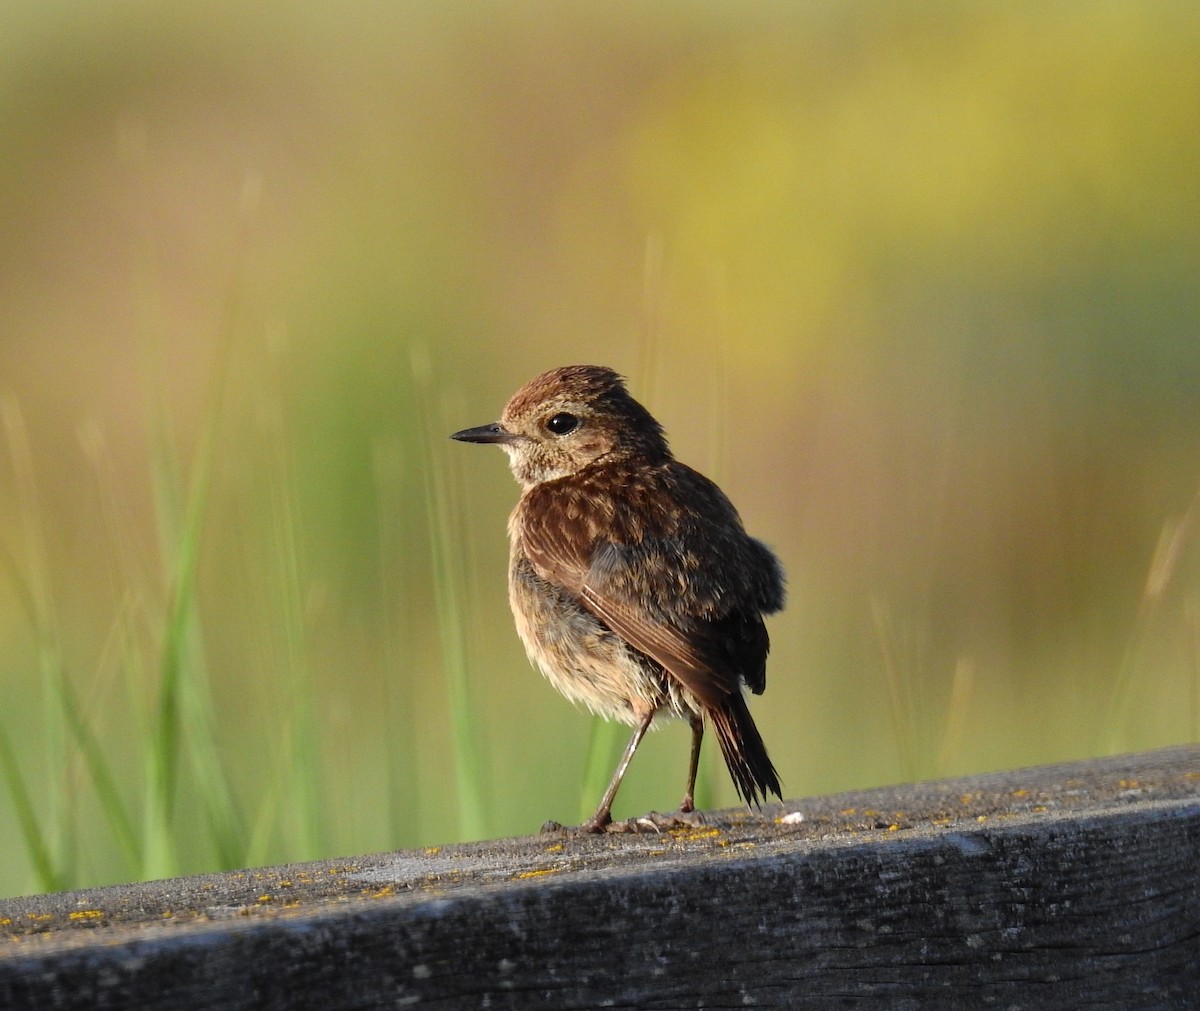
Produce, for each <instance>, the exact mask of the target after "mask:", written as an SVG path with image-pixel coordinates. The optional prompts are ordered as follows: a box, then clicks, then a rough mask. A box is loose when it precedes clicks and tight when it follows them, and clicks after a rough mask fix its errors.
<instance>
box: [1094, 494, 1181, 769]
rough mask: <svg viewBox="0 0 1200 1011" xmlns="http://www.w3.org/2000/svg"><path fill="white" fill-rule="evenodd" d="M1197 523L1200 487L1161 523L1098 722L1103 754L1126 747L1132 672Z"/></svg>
mask: <svg viewBox="0 0 1200 1011" xmlns="http://www.w3.org/2000/svg"><path fill="white" fill-rule="evenodd" d="M1197 523H1200V489H1197V491H1196V494H1195V495H1193V496H1192V500H1191V502H1189V503H1188V507H1187V509H1186V510H1185V511H1184V513H1183V515H1182V516H1181V517H1179V518H1178V519H1176V518H1170V519H1168V520H1167V521H1166V522H1165V523H1163V526H1162V531H1161V532H1160V534H1159V538H1158V543H1157V544H1156V545H1155V549H1154V555H1153V557H1152V558H1151V559H1150V568H1149V571H1148V572H1147V574H1146V582H1145V585H1144V586H1143V587H1142V597H1141V600H1140V601H1139V602H1138V611H1137V616H1136V617H1135V619H1134V626H1133V633H1132V635H1131V636H1130V638H1129V642H1128V643H1127V644H1126V647H1125V651H1124V653H1123V655H1122V657H1121V662H1120V666H1119V668H1118V671H1117V679H1116V683H1115V685H1114V686H1113V692H1112V696H1111V699H1110V701H1109V705H1108V712H1107V714H1106V718H1105V719H1104V721H1103V723H1102V724H1101V729H1102V732H1103V735H1104V737H1103V740H1102V741H1101V742H1100V744H1099V748H1100V750H1101V752H1102V753H1103V752H1108V753H1109V754H1113V753H1116V752H1119V751H1123V750H1125V747H1126V738H1127V731H1128V722H1127V720H1128V716H1127V714H1128V713H1129V710H1130V708H1131V703H1132V701H1133V699H1134V697H1135V695H1136V693H1137V688H1136V677H1135V674H1136V669H1137V661H1138V657H1139V655H1140V654H1141V651H1142V648H1143V646H1144V643H1145V640H1146V638H1147V637H1148V636H1149V635H1150V629H1151V624H1152V622H1153V618H1154V614H1155V613H1156V611H1157V610H1158V607H1159V604H1160V602H1161V601H1162V599H1163V597H1164V595H1165V594H1166V593H1167V590H1168V588H1169V587H1170V585H1171V583H1172V581H1173V580H1174V578H1175V575H1176V572H1177V571H1178V568H1179V563H1180V559H1181V558H1182V557H1183V553H1184V548H1185V547H1186V545H1187V542H1188V540H1189V539H1190V538H1191V537H1192V536H1193V534H1194V532H1195V528H1196V524H1197ZM1188 617H1189V609H1188V607H1187V601H1186V600H1185V602H1184V621H1185V623H1186V622H1187V621H1188ZM1186 631H1187V629H1186V628H1185V632H1186ZM1193 662H1194V661H1193ZM1196 722H1197V721H1196V720H1195V719H1193V721H1192V723H1193V726H1195V725H1196Z"/></svg>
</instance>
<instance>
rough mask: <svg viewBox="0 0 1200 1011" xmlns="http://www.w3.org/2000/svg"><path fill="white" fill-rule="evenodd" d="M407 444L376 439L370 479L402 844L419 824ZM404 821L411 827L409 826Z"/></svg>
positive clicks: (394, 819) (390, 791) (391, 761)
mask: <svg viewBox="0 0 1200 1011" xmlns="http://www.w3.org/2000/svg"><path fill="white" fill-rule="evenodd" d="M404 457H405V446H404V444H403V442H402V441H401V440H400V439H391V440H388V441H386V442H385V441H382V440H380V441H377V442H376V443H375V446H374V447H373V453H372V477H373V478H374V482H375V499H376V514H377V515H378V516H379V524H378V529H379V551H378V553H377V557H378V562H379V586H380V593H381V595H382V599H383V605H384V608H385V612H386V614H387V615H388V617H389V620H388V621H386V622H385V623H384V634H383V651H384V657H385V668H386V669H387V670H388V671H389V672H391V673H392V676H391V677H388V678H386V682H385V683H386V688H387V698H388V726H389V728H390V729H391V732H390V733H388V734H385V735H384V746H385V748H386V749H387V764H386V771H387V784H388V786H387V796H388V819H389V824H388V838H389V839H392V840H400V839H403V838H405V836H406V835H407V834H409V833H411V832H412V831H413V830H414V828H415V827H417V826H419V825H420V822H421V801H420V791H419V790H417V789H416V784H415V783H413V781H412V780H413V775H412V773H413V770H414V769H416V768H417V747H416V740H415V737H416V721H415V720H414V718H413V712H414V710H415V708H416V706H415V705H414V702H413V699H412V694H411V693H412V689H411V683H410V682H409V681H408V680H407V679H405V678H403V677H402V672H403V670H404V669H405V666H406V657H407V656H408V655H409V653H410V649H406V648H405V645H404V644H405V643H406V642H408V643H411V641H412V638H413V637H412V636H411V635H410V634H408V633H410V631H411V629H410V627H408V626H409V624H410V623H409V622H408V621H407V618H408V608H407V607H406V606H405V579H404V575H403V573H404V571H405V568H406V564H407V562H408V559H407V558H406V557H405V541H404V540H403V537H404V536H405V535H406V532H407V531H408V529H409V528H410V527H411V525H412V517H411V515H410V514H411V511H412V508H411V505H410V504H409V499H408V496H406V495H405V494H404ZM405 819H406V820H407V823H405Z"/></svg>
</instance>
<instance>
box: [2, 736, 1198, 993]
mask: <svg viewBox="0 0 1200 1011" xmlns="http://www.w3.org/2000/svg"><path fill="white" fill-rule="evenodd" d="M787 814H791V815H792V816H793V817H790V818H783V817H782V816H784V815H787ZM0 932H6V933H7V938H8V939H7V941H5V942H3V943H0V1006H2V1007H5V1008H26V1007H28V1008H39V1009H42V1008H75V1007H78V1008H85V1007H86V1008H126V1007H137V1008H163V1009H165V1008H201V1007H221V1008H231V1009H238V1008H303V1007H320V1008H351V1007H354V1008H363V1007H393V1006H395V1007H408V1006H413V1007H416V1006H419V1007H432V1008H460V1007H474V1006H480V1007H483V1006H486V1007H493V1008H504V1007H531V1008H533V1007H544V1008H582V1007H597V1006H616V1007H647V1008H655V1007H732V1006H738V1007H741V1006H778V1007H792V1008H831V1007H842V1006H851V1005H852V1006H854V1007H880V1008H885V1007H886V1008H905V1007H928V1006H938V1007H993V1006H994V1007H1003V1008H1040V1007H1053V1008H1082V1007H1096V1006H1106V1007H1121V1008H1141V1007H1147V1008H1149V1007H1155V1008H1162V1007H1167V1008H1170V1007H1179V1008H1183V1007H1192V1006H1197V1004H1198V1003H1200V747H1196V746H1188V747H1180V748H1173V749H1167V750H1164V751H1158V752H1151V753H1147V754H1142V755H1132V756H1122V757H1117V758H1106V759H1100V760H1096V761H1090V762H1082V763H1075V764H1069V765H1061V766H1049V767H1043V768H1038V769H1025V770H1017V771H1013V772H1006V773H998V774H995V775H988V776H977V777H969V778H964V779H956V780H946V781H941V782H934V783H923V784H917V785H915V786H903V787H896V788H889V789H881V790H871V791H863V792H857V793H853V794H842V795H839V796H835V797H825V798H815V799H810V800H802V801H792V802H789V803H787V804H785V805H783V806H782V807H779V808H773V809H768V810H766V811H765V812H764V813H763V815H761V816H758V815H751V814H750V813H748V812H745V811H726V812H720V813H718V814H716V815H714V816H712V817H711V821H710V823H709V824H708V825H706V826H703V827H700V828H697V829H692V830H687V831H679V832H669V833H663V834H661V835H660V834H655V833H650V834H640V835H607V836H603V837H598V838H597V837H584V838H580V837H573V836H564V835H559V836H535V837H529V838H524V839H513V840H502V841H498V842H488V843H479V844H472V845H464V846H449V847H441V848H434V849H427V850H416V851H407V852H400V853H391V854H380V855H377V856H373V857H365V858H361V859H357V860H349V861H332V862H330V861H326V862H320V863H314V864H305V865H294V866H290V867H281V868H271V869H264V870H261V871H246V872H239V873H232V874H223V875H210V876H204V877H195V878H181V879H177V880H174V881H167V882H154V883H149V884H142V885H129V886H121V887H116V888H108V889H92V890H87V891H81V892H69V893H62V894H59V895H53V896H37V897H32V898H26V899H12V900H3V901H0Z"/></svg>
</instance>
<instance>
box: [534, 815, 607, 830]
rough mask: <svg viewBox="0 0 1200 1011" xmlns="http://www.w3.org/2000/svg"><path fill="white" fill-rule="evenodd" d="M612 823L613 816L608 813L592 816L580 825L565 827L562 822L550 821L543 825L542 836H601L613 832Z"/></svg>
mask: <svg viewBox="0 0 1200 1011" xmlns="http://www.w3.org/2000/svg"><path fill="white" fill-rule="evenodd" d="M612 823H613V822H612V815H610V814H609V813H608V812H607V811H606V812H605V813H604V814H599V813H597V814H594V815H592V816H591V817H590V818H589V819H588V820H587V821H585V822H583V823H582V824H580V825H564V824H563V823H562V822H560V821H548V822H546V823H545V824H544V825H542V834H543V835H547V834H558V833H566V834H571V835H600V834H601V833H603V832H611V831H613V829H612V827H611V826H612Z"/></svg>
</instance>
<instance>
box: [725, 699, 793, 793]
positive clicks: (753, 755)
mask: <svg viewBox="0 0 1200 1011" xmlns="http://www.w3.org/2000/svg"><path fill="white" fill-rule="evenodd" d="M708 716H709V719H711V720H712V725H713V730H714V731H716V734H717V741H718V743H719V744H720V745H721V754H722V755H723V756H724V758H725V764H726V765H727V766H728V767H729V775H730V776H732V777H733V785H734V786H735V787H736V788H737V792H738V795H739V796H740V797H741V798H742V800H744V801H745V802H746V803H747V804H753V805H754V806H755V807H758V806H759V805H760V804H761V803H762V802H764V801H766V799H767V795H768V794H771V793H773V794H775V796H776V797H778V798H779V799H780V800H782V799H783V793H782V792H781V788H780V786H779V773H777V772H776V771H775V766H773V765H772V764H771V759H770V757H768V755H767V746H766V745H765V744H764V743H763V739H762V735H761V734H759V732H758V727H756V726H755V725H754V718H753V717H752V716H751V715H750V709H749V707H748V706H747V705H746V700H745V698H744V697H743V696H742V693H741V692H740V691H738V692H734V693H733V694H732V695H730V697H729V700H728V702H727V704H726V705H724V706H722V707H721V708H719V709H717V708H712V709H709V711H708Z"/></svg>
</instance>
